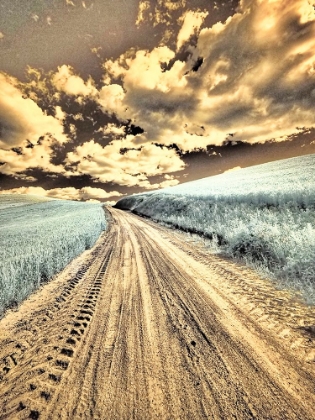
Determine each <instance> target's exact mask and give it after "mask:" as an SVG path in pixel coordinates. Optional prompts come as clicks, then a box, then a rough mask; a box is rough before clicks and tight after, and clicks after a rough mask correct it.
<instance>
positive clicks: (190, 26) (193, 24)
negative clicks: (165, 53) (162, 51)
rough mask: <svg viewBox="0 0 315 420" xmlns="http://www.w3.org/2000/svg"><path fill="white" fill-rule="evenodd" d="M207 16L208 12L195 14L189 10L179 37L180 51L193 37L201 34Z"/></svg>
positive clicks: (182, 19) (185, 15)
mask: <svg viewBox="0 0 315 420" xmlns="http://www.w3.org/2000/svg"><path fill="white" fill-rule="evenodd" d="M207 16H208V12H200V11H196V12H195V11H192V10H188V11H187V12H186V13H185V14H184V16H182V18H181V21H182V22H183V23H182V27H181V29H180V31H179V33H178V36H177V45H176V47H177V50H179V49H180V48H181V47H182V46H183V45H184V44H185V42H186V41H188V40H189V38H190V37H191V36H192V35H195V34H197V33H198V32H199V30H200V27H201V25H202V24H203V22H204V20H205V18H206V17H207Z"/></svg>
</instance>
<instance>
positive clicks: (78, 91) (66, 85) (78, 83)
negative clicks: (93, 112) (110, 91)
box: [52, 64, 98, 96]
mask: <svg viewBox="0 0 315 420" xmlns="http://www.w3.org/2000/svg"><path fill="white" fill-rule="evenodd" d="M52 83H53V84H54V86H55V87H56V88H57V89H58V90H59V91H63V92H65V93H67V94H68V95H82V96H95V95H97V93H98V92H97V89H96V88H95V86H94V82H93V80H92V79H91V78H89V79H88V80H87V82H84V80H83V79H82V78H81V77H80V76H77V75H75V74H74V73H73V69H72V67H70V66H67V65H65V64H64V65H62V66H60V67H58V71H57V72H56V73H55V74H54V75H53V76H52Z"/></svg>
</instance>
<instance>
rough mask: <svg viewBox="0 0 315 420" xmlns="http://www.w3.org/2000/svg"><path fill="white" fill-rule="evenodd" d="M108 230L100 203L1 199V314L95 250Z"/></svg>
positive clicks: (16, 196) (20, 197)
mask: <svg viewBox="0 0 315 420" xmlns="http://www.w3.org/2000/svg"><path fill="white" fill-rule="evenodd" d="M105 227H106V221H105V215H104V210H103V209H102V207H101V205H100V204H94V203H81V202H75V201H63V200H48V199H45V198H41V197H35V196H33V197H32V196H26V195H24V196H23V195H0V314H1V313H2V312H3V311H4V310H5V309H6V308H8V307H10V306H14V305H16V304H18V303H19V302H21V301H22V300H23V299H25V298H26V297H27V296H28V295H29V294H30V293H32V292H33V291H34V290H36V289H37V288H38V287H39V286H40V285H41V284H42V283H44V282H47V281H48V280H49V279H50V278H51V277H52V276H53V275H54V274H56V273H58V272H59V271H61V270H62V269H63V268H64V267H65V266H66V265H67V264H68V263H69V262H70V261H71V260H72V259H73V258H75V257H77V256H78V255H79V254H81V253H82V252H83V251H84V250H86V249H88V248H91V247H92V246H93V245H94V243H95V242H96V240H97V239H98V237H99V235H100V234H101V232H102V231H103V230H104V229H105Z"/></svg>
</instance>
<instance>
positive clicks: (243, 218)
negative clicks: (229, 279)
mask: <svg viewBox="0 0 315 420" xmlns="http://www.w3.org/2000/svg"><path fill="white" fill-rule="evenodd" d="M116 207H117V208H120V209H124V210H131V211H133V212H135V213H137V214H139V215H142V216H146V217H150V218H152V219H153V220H156V221H158V222H162V223H165V224H167V225H170V226H173V227H175V228H179V229H182V230H185V231H187V232H192V233H197V234H198V235H201V236H203V237H206V238H208V239H209V241H210V245H211V247H212V248H213V249H215V251H216V252H218V253H221V254H223V255H225V256H229V257H233V258H237V259H242V260H244V261H245V262H246V263H247V264H249V265H251V266H254V267H255V268H257V269H259V271H260V272H262V273H264V274H266V275H267V276H268V277H272V278H275V279H277V281H278V282H279V283H281V284H282V285H286V286H288V287H293V288H295V289H297V290H299V291H301V292H302V293H303V294H304V296H305V298H306V299H307V300H308V301H309V302H315V261H314V254H315V154H312V155H307V156H303V157H298V158H292V159H285V160H281V161H276V162H272V163H268V164H263V165H257V166H253V167H249V168H246V169H241V170H238V171H233V172H228V173H225V174H222V175H218V176H214V177H209V178H204V179H201V180H199V181H193V182H189V183H185V184H181V185H178V186H176V187H171V188H167V189H164V190H158V191H154V192H148V193H143V194H136V195H133V196H129V197H125V198H123V199H121V200H120V201H118V203H117V204H116Z"/></svg>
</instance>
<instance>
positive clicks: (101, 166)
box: [66, 135, 185, 189]
mask: <svg viewBox="0 0 315 420" xmlns="http://www.w3.org/2000/svg"><path fill="white" fill-rule="evenodd" d="M66 163H67V164H68V165H71V166H72V167H73V168H74V170H75V173H76V174H89V175H91V176H92V177H93V178H94V179H97V180H99V181H101V182H114V183H116V184H119V185H126V186H140V187H143V188H148V189H150V188H158V187H159V184H151V183H150V181H149V179H148V178H149V177H151V176H155V175H163V174H168V173H171V172H177V171H180V170H182V169H184V166H185V165H184V163H183V162H182V161H181V159H180V158H179V156H178V155H177V154H176V152H175V151H174V150H173V149H168V148H165V147H160V146H156V145H154V144H147V143H146V144H144V145H142V144H141V140H139V142H138V138H137V136H131V135H128V136H127V137H126V138H125V139H122V140H114V141H112V142H111V143H110V144H109V145H107V146H105V147H102V146H101V145H100V144H97V143H95V142H94V141H93V140H91V141H89V142H86V143H84V144H83V145H82V146H79V147H77V148H76V149H75V151H74V152H70V153H68V155H67V159H66ZM167 181H172V179H171V180H167Z"/></svg>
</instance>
